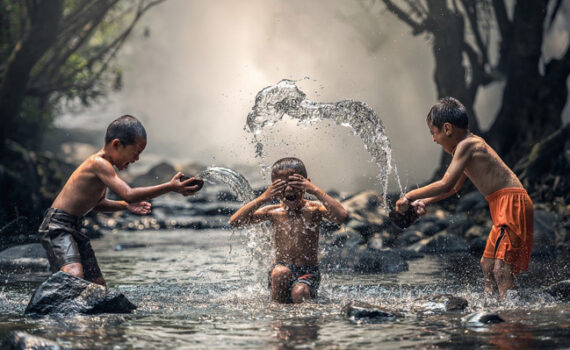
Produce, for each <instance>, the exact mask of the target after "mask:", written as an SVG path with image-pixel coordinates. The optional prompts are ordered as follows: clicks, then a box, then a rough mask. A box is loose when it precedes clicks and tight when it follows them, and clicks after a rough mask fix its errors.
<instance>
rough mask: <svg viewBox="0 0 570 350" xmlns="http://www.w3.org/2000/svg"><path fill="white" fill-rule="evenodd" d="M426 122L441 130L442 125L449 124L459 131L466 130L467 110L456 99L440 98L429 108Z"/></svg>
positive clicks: (467, 123) (467, 124)
mask: <svg viewBox="0 0 570 350" xmlns="http://www.w3.org/2000/svg"><path fill="white" fill-rule="evenodd" d="M426 120H427V121H428V122H430V121H431V123H432V124H433V125H434V126H435V127H437V128H438V129H441V127H442V126H443V124H445V123H450V124H451V125H453V126H456V127H458V128H461V129H467V127H468V126H469V118H468V117H467V110H466V109H465V106H463V104H461V102H459V101H458V100H457V99H455V98H453V97H444V98H441V99H440V100H439V101H438V102H437V103H436V104H435V105H433V107H431V109H430V111H429V113H428V115H427V118H426Z"/></svg>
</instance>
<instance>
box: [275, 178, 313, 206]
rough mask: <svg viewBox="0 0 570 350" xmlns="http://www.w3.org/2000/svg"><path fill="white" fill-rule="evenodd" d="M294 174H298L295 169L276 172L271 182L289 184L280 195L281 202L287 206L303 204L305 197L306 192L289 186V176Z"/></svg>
mask: <svg viewBox="0 0 570 350" xmlns="http://www.w3.org/2000/svg"><path fill="white" fill-rule="evenodd" d="M293 174H298V173H296V172H295V170H294V169H282V170H277V171H275V172H274V173H273V174H272V176H271V180H272V181H275V180H283V181H285V182H287V185H286V186H285V188H284V189H283V193H281V194H280V196H279V200H280V201H282V202H283V203H285V204H286V205H287V206H294V205H295V204H298V203H299V202H301V201H302V200H303V198H304V196H305V191H304V190H302V189H299V188H298V187H293V186H291V185H290V184H289V182H290V179H289V176H291V175H293Z"/></svg>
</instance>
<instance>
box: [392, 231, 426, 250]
mask: <svg viewBox="0 0 570 350" xmlns="http://www.w3.org/2000/svg"><path fill="white" fill-rule="evenodd" d="M423 238H425V236H424V234H423V233H422V232H421V231H418V230H410V229H407V230H404V232H402V233H400V234H399V235H398V238H397V241H398V243H399V244H400V245H401V246H409V245H411V244H414V243H416V242H419V241H421V240H422V239H423Z"/></svg>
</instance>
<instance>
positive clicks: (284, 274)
mask: <svg viewBox="0 0 570 350" xmlns="http://www.w3.org/2000/svg"><path fill="white" fill-rule="evenodd" d="M272 180H273V183H272V184H271V185H270V186H269V187H268V188H267V190H266V191H265V192H264V193H263V194H262V195H261V196H259V197H258V198H256V199H254V200H253V201H251V202H250V203H248V204H246V205H245V206H244V207H242V208H240V209H239V210H238V211H237V212H236V213H235V214H234V215H232V217H231V218H230V223H231V224H232V225H233V226H236V227H240V226H245V225H250V224H255V223H259V222H263V221H269V222H270V223H271V226H272V227H273V230H274V235H275V236H274V242H275V260H274V261H275V262H278V263H283V264H295V265H298V266H315V265H318V262H319V261H318V245H319V233H320V228H319V227H320V223H321V222H322V220H323V219H328V220H330V221H333V222H336V223H339V224H342V223H343V222H344V221H346V219H347V217H348V214H347V213H346V210H344V208H343V207H342V205H341V204H340V203H339V202H338V201H337V200H335V199H333V198H332V197H330V196H329V195H327V194H326V193H325V192H324V191H322V190H321V189H320V188H319V187H317V186H316V185H314V184H313V183H312V182H311V181H310V180H309V179H306V178H304V177H303V176H302V175H300V174H297V173H295V171H294V170H293V169H284V170H280V171H277V172H275V173H274V174H272ZM305 192H307V193H309V194H312V195H314V196H316V197H317V199H318V201H309V200H306V199H305V198H304V195H305ZM274 198H275V199H278V200H279V201H280V203H279V204H274V205H267V206H264V207H262V206H263V205H264V204H265V203H267V202H269V201H271V200H272V199H274ZM271 278H272V291H271V295H272V299H273V300H276V301H280V302H285V301H286V300H288V299H289V286H290V281H291V271H290V270H289V269H288V268H287V267H286V266H284V265H277V266H276V267H275V268H274V270H273V271H272V273H271ZM291 299H292V300H293V302H302V301H304V300H308V299H310V293H309V288H308V286H307V285H305V284H298V285H296V286H295V287H294V288H293V290H292V291H291Z"/></svg>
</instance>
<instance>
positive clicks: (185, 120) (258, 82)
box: [58, 0, 569, 191]
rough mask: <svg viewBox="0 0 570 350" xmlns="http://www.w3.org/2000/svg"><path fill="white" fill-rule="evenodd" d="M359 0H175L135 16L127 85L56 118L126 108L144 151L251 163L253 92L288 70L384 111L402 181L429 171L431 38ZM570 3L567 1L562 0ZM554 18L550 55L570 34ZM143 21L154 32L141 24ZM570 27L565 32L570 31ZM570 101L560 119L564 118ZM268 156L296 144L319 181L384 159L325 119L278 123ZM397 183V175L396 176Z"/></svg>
mask: <svg viewBox="0 0 570 350" xmlns="http://www.w3.org/2000/svg"><path fill="white" fill-rule="evenodd" d="M373 10H374V11H375V12H366V11H365V10H364V9H363V7H361V5H360V3H359V2H355V1H341V0H337V1H328V0H326V1H325V0H321V1H300V0H299V1H275V0H274V1H267V0H257V1H230V0H224V1H207V0H202V1H186V0H169V1H167V2H166V3H164V4H162V5H160V6H158V7H156V8H155V9H153V10H152V11H151V12H150V13H149V14H148V15H147V17H145V19H144V21H143V22H142V23H141V24H140V25H139V26H138V27H137V28H136V30H135V32H134V33H133V35H132V37H131V38H130V40H129V42H128V43H127V44H126V46H125V47H124V48H123V51H122V52H121V54H120V57H119V63H120V66H121V67H122V68H123V71H124V79H123V81H124V88H123V89H122V90H121V91H119V92H117V93H113V94H111V95H110V96H109V98H108V99H107V100H104V101H101V102H100V103H99V104H98V105H96V106H93V107H92V108H89V109H88V110H86V111H83V112H81V113H79V114H76V115H65V116H62V117H61V118H60V119H59V120H58V125H60V126H68V127H77V126H81V127H88V128H93V129H101V130H103V129H104V128H105V127H106V125H107V124H108V123H109V122H110V121H112V120H113V119H114V118H116V117H118V116H119V115H122V114H132V115H135V116H137V117H138V118H139V119H141V121H142V122H143V124H144V125H145V127H146V129H147V133H148V146H147V149H146V151H145V152H144V153H143V155H142V157H141V160H140V162H141V163H145V162H146V163H147V164H149V165H152V164H153V162H156V161H157V160H158V159H164V160H167V161H170V162H172V163H175V162H181V161H192V160H195V161H200V162H203V163H205V164H207V165H219V166H232V165H233V164H237V163H246V164H248V163H249V164H256V163H257V160H256V159H255V158H254V148H253V145H252V144H251V143H250V141H251V135H249V134H248V133H247V132H245V131H244V129H243V127H244V125H245V120H246V117H247V114H248V112H249V110H250V108H251V107H252V106H253V103H254V98H255V95H256V94H257V92H258V91H259V90H261V89H262V88H264V87H266V86H268V85H273V84H275V83H277V82H278V81H279V80H281V79H283V78H288V79H295V80H297V79H303V78H304V77H308V79H304V80H302V81H300V82H299V83H298V85H299V87H300V88H301V89H302V90H303V91H304V92H305V93H307V98H309V99H311V100H313V101H319V102H336V101H339V100H344V99H354V100H359V101H363V102H365V103H367V104H368V105H369V106H371V107H372V108H373V109H374V110H375V111H376V113H377V114H378V116H379V117H380V118H381V119H382V121H383V123H384V126H385V129H386V132H387V134H388V136H389V138H390V140H391V143H392V148H393V159H394V160H395V162H396V165H397V167H398V170H399V173H400V177H401V179H402V184H403V185H406V184H407V187H408V188H409V187H413V186H415V184H416V183H417V182H422V181H424V180H425V179H427V178H428V177H429V176H431V174H432V172H433V170H434V169H435V167H436V165H437V163H438V161H439V156H440V147H439V146H438V145H436V144H434V143H433V142H432V140H431V137H430V135H429V132H428V129H427V127H426V125H425V115H426V113H427V112H428V110H429V108H430V107H431V105H432V104H433V103H434V102H435V100H436V97H437V96H436V91H435V84H434V81H433V78H432V75H433V69H434V62H433V58H432V53H431V47H430V43H429V41H428V40H429V39H428V38H426V37H425V36H419V37H413V36H412V35H411V31H410V29H409V28H408V27H407V26H406V25H404V24H403V23H402V22H400V21H399V20H397V19H396V18H395V17H394V16H393V15H392V14H390V13H388V12H386V10H384V7H383V6H380V5H378V6H376V7H375V8H374V9H373ZM566 10H567V9H566ZM566 26H567V23H565V22H564V21H557V23H556V27H555V28H554V30H553V34H552V37H553V39H552V40H551V41H547V42H546V43H545V48H547V49H548V51H549V52H550V54H551V55H553V56H554V55H559V54H560V53H558V52H557V51H556V50H557V49H558V47H560V48H562V49H563V48H564V47H565V44H564V45H558V44H557V43H561V42H562V43H565V42H566V41H567V40H568V34H567V33H568V29H567V28H566ZM145 27H146V28H148V30H149V31H150V36H148V37H145V36H144V35H143V33H144V29H145ZM564 33H565V34H564ZM501 88H502V86H500V84H495V86H491V87H489V88H488V89H487V90H486V91H482V92H480V94H479V96H478V101H477V105H476V110H477V112H478V115H479V117H480V122H481V126H482V127H483V128H487V127H489V125H490V123H491V122H492V118H493V117H494V116H495V114H496V111H497V109H498V107H499V104H500V98H501V94H500V91H501ZM568 119H569V118H568V108H566V113H565V117H564V120H565V121H568ZM270 135H271V139H272V140H273V141H274V142H273V145H267V148H266V152H267V155H268V159H267V162H272V161H274V160H276V159H278V158H281V157H284V156H291V155H294V156H298V157H300V158H301V159H303V160H304V161H305V163H306V165H307V170H308V172H309V177H310V178H311V179H312V180H313V181H314V182H315V183H317V184H319V185H320V186H321V187H323V188H324V189H330V188H335V189H337V190H341V191H355V190H360V189H375V190H378V189H379V184H378V183H377V182H376V181H375V176H376V174H377V168H376V165H375V164H374V163H372V162H371V161H370V156H369V155H368V153H367V152H366V150H365V149H364V147H363V144H362V142H361V141H360V139H359V138H358V137H356V136H353V135H352V134H351V132H350V131H349V129H347V128H343V127H340V126H335V125H333V124H332V123H329V122H323V123H322V124H317V125H315V126H314V127H312V128H311V127H299V126H297V125H296V124H295V122H292V121H289V120H288V121H285V122H282V123H279V124H277V125H275V126H274V127H273V128H272V129H271V133H270ZM391 185H392V186H391V188H392V189H395V188H396V186H395V181H393V180H391Z"/></svg>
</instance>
